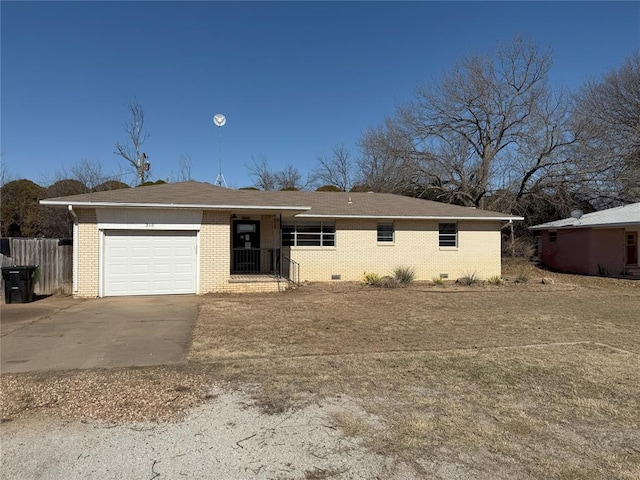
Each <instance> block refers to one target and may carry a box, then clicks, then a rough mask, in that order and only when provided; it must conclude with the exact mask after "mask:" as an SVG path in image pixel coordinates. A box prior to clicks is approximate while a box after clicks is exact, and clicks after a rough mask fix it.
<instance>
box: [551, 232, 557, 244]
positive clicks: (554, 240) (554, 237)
mask: <svg viewBox="0 0 640 480" xmlns="http://www.w3.org/2000/svg"><path fill="white" fill-rule="evenodd" d="M557 241H558V232H549V242H557Z"/></svg>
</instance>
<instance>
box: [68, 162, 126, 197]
mask: <svg viewBox="0 0 640 480" xmlns="http://www.w3.org/2000/svg"><path fill="white" fill-rule="evenodd" d="M69 172H70V175H64V177H61V179H62V178H71V179H74V180H78V181H79V182H81V183H82V184H83V185H84V186H85V187H86V188H87V190H88V191H90V192H92V191H94V190H95V188H96V187H97V186H98V185H100V184H102V183H104V182H106V181H109V180H117V179H118V176H117V175H109V174H106V173H105V172H104V171H103V170H102V162H100V161H96V160H88V159H86V158H83V159H82V160H79V161H78V162H76V163H74V164H73V165H71V168H70V169H69Z"/></svg>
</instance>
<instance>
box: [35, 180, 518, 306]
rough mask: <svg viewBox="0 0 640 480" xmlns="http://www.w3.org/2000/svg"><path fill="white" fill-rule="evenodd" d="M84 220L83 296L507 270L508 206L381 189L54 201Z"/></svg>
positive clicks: (159, 189) (77, 258)
mask: <svg viewBox="0 0 640 480" xmlns="http://www.w3.org/2000/svg"><path fill="white" fill-rule="evenodd" d="M41 203H42V204H44V205H52V206H56V205H57V206H65V207H67V208H68V209H69V210H70V211H71V212H72V214H73V215H74V219H75V226H74V295H75V296H78V297H96V296H100V297H102V296H117V295H149V294H172V293H198V294H205V293H210V292H241V291H273V290H279V289H282V288H283V287H285V286H287V285H288V282H289V281H294V282H297V281H298V280H299V281H331V280H347V281H358V280H361V279H362V277H363V274H364V273H365V272H376V273H379V274H387V273H390V272H391V271H392V270H393V268H395V267H398V266H406V267H413V268H414V269H415V272H416V278H417V279H418V280H430V279H432V278H434V277H440V276H443V277H445V278H449V279H455V278H458V277H460V276H463V275H465V274H469V273H475V274H477V275H478V276H480V277H484V278H487V277H490V276H493V275H500V269H501V265H500V243H501V242H500V238H501V228H502V226H503V225H504V224H505V222H509V221H513V220H522V218H521V217H514V216H510V215H505V214H501V213H496V212H490V211H485V210H478V209H475V208H467V207H460V206H456V205H448V204H444V203H438V202H431V201H427V200H420V199H416V198H409V197H403V196H399V195H391V194H378V193H348V192H345V193H342V192H298V191H277V192H271V191H269V192H265V191H256V190H233V189H228V188H222V187H217V186H214V185H210V184H207V183H200V182H183V183H173V184H165V185H156V186H148V187H138V188H132V189H124V190H112V191H106V192H97V193H91V194H83V195H75V196H71V197H60V198H52V199H47V200H43V201H42V202H41Z"/></svg>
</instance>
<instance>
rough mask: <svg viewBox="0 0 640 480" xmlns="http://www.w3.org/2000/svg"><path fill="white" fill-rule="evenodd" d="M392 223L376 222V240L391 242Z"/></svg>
mask: <svg viewBox="0 0 640 480" xmlns="http://www.w3.org/2000/svg"><path fill="white" fill-rule="evenodd" d="M393 234H394V230H393V223H379V224H378V242H393Z"/></svg>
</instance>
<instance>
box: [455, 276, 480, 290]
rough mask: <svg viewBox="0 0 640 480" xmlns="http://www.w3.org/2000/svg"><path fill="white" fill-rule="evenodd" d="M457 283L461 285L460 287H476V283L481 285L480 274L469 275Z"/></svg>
mask: <svg viewBox="0 0 640 480" xmlns="http://www.w3.org/2000/svg"><path fill="white" fill-rule="evenodd" d="M456 282H457V283H459V284H460V285H464V286H466V287H470V286H471V285H475V284H476V283H479V282H480V278H479V277H478V274H477V273H476V272H473V273H467V274H466V275H465V276H464V277H460V278H459V279H458V280H456Z"/></svg>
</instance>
